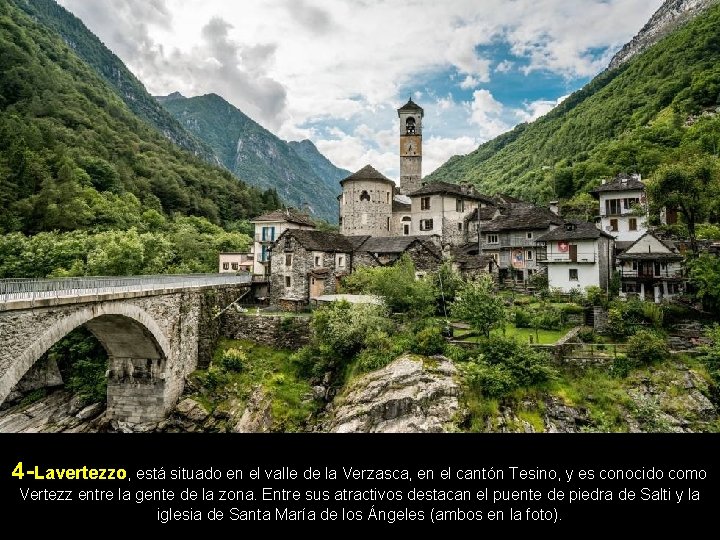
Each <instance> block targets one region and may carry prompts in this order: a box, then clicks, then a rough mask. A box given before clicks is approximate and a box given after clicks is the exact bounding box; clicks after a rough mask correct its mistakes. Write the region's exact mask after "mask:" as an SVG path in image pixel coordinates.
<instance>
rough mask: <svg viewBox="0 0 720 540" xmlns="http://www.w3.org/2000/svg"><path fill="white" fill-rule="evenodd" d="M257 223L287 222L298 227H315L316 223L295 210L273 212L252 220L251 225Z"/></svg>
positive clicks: (285, 209) (286, 209)
mask: <svg viewBox="0 0 720 540" xmlns="http://www.w3.org/2000/svg"><path fill="white" fill-rule="evenodd" d="M257 221H287V222H289V223H297V224H298V225H307V226H310V227H314V226H315V222H314V221H313V220H312V218H311V217H310V216H308V215H307V214H303V213H302V212H300V211H298V210H296V209H295V208H282V209H279V210H273V211H272V212H268V213H267V214H263V215H261V216H258V217H256V218H253V219H251V220H250V223H255V222H257Z"/></svg>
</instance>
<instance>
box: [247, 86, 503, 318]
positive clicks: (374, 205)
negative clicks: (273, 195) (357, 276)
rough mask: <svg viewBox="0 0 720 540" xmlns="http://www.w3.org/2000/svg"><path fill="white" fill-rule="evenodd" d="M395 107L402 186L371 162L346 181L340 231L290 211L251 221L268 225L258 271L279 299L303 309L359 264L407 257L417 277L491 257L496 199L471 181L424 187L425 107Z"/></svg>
mask: <svg viewBox="0 0 720 540" xmlns="http://www.w3.org/2000/svg"><path fill="white" fill-rule="evenodd" d="M397 112H398V119H399V125H398V128H399V129H398V131H399V139H400V141H399V142H400V145H399V146H400V185H399V186H398V185H396V184H395V182H394V181H392V180H391V179H389V178H387V177H386V176H384V175H383V174H382V173H380V172H379V171H377V170H376V169H375V168H373V167H372V166H371V165H366V166H365V167H363V168H362V169H360V170H359V171H357V172H355V173H354V174H351V175H350V176H348V177H347V178H344V179H343V180H341V181H340V184H341V186H342V193H341V194H340V195H339V196H338V207H339V216H338V217H339V226H340V232H339V233H332V232H327V231H318V230H315V228H314V226H313V227H308V226H307V223H301V221H300V220H298V219H297V217H295V218H293V216H292V215H291V213H289V212H288V213H287V219H285V218H284V216H276V215H274V214H273V215H269V214H268V215H266V216H260V217H259V218H256V219H255V220H253V222H254V223H255V225H256V228H257V227H260V226H261V227H262V233H261V234H256V237H258V238H259V240H256V242H257V241H259V242H260V245H258V246H256V248H255V253H259V254H261V256H259V257H258V261H260V262H259V263H258V264H259V265H262V268H260V269H259V270H260V271H258V269H256V271H255V273H264V274H265V275H269V278H270V279H269V281H270V300H271V302H272V303H273V304H277V305H281V306H283V307H285V308H286V309H297V308H298V307H301V306H303V305H306V304H307V303H308V302H310V301H314V300H317V299H318V298H320V297H322V296H323V295H328V294H335V293H336V292H337V290H338V286H339V283H340V280H341V279H342V278H343V277H344V276H346V275H348V274H350V273H352V272H353V271H354V270H355V269H357V268H358V267H363V266H370V267H374V266H387V265H391V264H393V263H395V262H396V261H397V260H398V259H399V258H400V257H402V256H403V255H404V254H406V255H408V256H409V257H410V258H411V259H412V260H413V263H414V264H415V269H416V271H417V274H418V275H419V276H421V275H423V274H426V273H428V272H431V271H433V270H435V269H437V268H438V266H439V265H440V264H442V262H443V261H444V260H446V259H448V258H452V259H453V261H454V263H455V264H456V266H457V267H458V268H459V269H460V270H461V271H482V266H483V264H482V260H483V259H487V260H488V261H489V257H484V258H483V257H481V256H479V255H478V253H479V248H478V240H479V228H478V227H479V225H480V223H481V222H482V220H483V217H485V218H486V219H488V220H489V219H491V218H492V216H493V215H494V212H495V208H494V204H495V203H494V201H493V199H491V198H489V197H485V196H483V195H480V194H479V193H477V192H476V191H475V190H474V189H473V188H472V187H470V186H461V185H455V184H449V183H445V182H436V183H432V184H427V185H425V184H423V182H422V131H423V115H424V111H423V109H422V107H420V106H419V105H417V104H416V103H414V102H413V101H412V99H410V100H408V102H407V103H406V104H405V105H403V106H402V107H400V108H399V109H398V110H397ZM275 214H277V212H276V213H275ZM280 218H283V219H282V220H281V221H282V223H281V222H279V221H278V219H280ZM270 229H272V230H270ZM280 231H282V232H280ZM256 232H257V231H256ZM276 232H280V234H278V235H276V234H275V233H276ZM262 239H267V240H268V241H267V242H265V244H263V240H262Z"/></svg>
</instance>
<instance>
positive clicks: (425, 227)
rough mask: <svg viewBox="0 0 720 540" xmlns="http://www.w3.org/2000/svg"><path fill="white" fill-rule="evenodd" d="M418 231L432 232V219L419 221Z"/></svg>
mask: <svg viewBox="0 0 720 540" xmlns="http://www.w3.org/2000/svg"><path fill="white" fill-rule="evenodd" d="M420 230H421V231H432V230H433V220H432V219H421V220H420Z"/></svg>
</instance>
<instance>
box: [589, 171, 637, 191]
mask: <svg viewBox="0 0 720 540" xmlns="http://www.w3.org/2000/svg"><path fill="white" fill-rule="evenodd" d="M644 189H645V184H644V183H643V182H642V181H641V180H640V179H639V177H638V176H635V175H631V174H625V173H621V174H618V175H617V176H616V177H615V178H614V179H613V181H612V182H607V183H606V184H602V185H600V186H598V187H596V188H595V189H592V190H590V193H592V194H598V193H604V192H606V191H642V190H644Z"/></svg>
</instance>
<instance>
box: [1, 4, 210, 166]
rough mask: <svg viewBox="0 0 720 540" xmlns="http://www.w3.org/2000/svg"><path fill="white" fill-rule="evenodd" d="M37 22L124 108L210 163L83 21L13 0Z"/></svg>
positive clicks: (55, 8) (59, 9) (205, 153)
mask: <svg viewBox="0 0 720 540" xmlns="http://www.w3.org/2000/svg"><path fill="white" fill-rule="evenodd" d="M13 1H14V2H15V4H16V5H17V6H18V7H20V8H21V9H22V10H24V11H25V12H26V13H27V14H28V15H30V16H31V17H32V18H33V19H34V20H35V21H37V22H38V23H40V24H42V25H44V26H46V27H48V28H51V29H52V30H54V31H55V32H57V33H58V34H59V35H60V36H62V39H63V40H64V41H65V43H66V44H67V45H68V46H69V47H70V48H71V49H72V50H73V51H74V52H75V54H77V55H78V56H79V57H80V58H81V59H82V60H84V61H85V62H86V63H87V64H88V65H89V66H90V67H91V68H93V69H94V70H95V71H96V72H97V73H98V74H99V75H100V76H101V77H102V78H103V79H104V80H105V82H107V83H108V84H109V85H110V87H111V88H112V90H113V91H114V92H115V93H116V94H117V95H118V96H119V97H120V99H122V100H123V101H124V102H125V105H127V106H128V108H129V109H130V110H131V111H132V112H134V113H135V114H136V115H138V116H139V117H140V118H142V119H143V120H145V121H146V122H148V123H149V124H150V125H152V126H155V128H157V130H158V131H160V133H162V134H163V135H165V137H167V138H168V139H170V140H171V141H172V142H173V143H175V144H177V145H178V146H180V147H182V148H184V149H185V150H188V151H189V152H191V153H193V154H194V155H196V156H199V157H201V158H203V159H204V160H205V161H208V162H210V163H213V164H216V165H217V164H218V161H217V158H215V156H214V154H213V152H212V150H211V149H210V148H208V146H207V145H205V144H204V143H202V142H201V141H199V140H197V138H195V137H194V136H193V135H191V134H190V133H188V132H187V131H186V130H185V129H184V128H183V127H182V126H181V125H180V124H179V123H178V121H177V120H175V119H174V118H173V117H172V116H171V115H170V114H168V112H167V111H166V110H165V109H163V108H162V106H161V105H160V104H159V103H158V102H157V101H155V100H154V99H153V97H152V96H151V95H150V94H148V92H147V90H145V87H144V86H143V84H142V83H141V82H140V81H139V80H138V79H137V78H136V77H135V75H133V74H132V73H131V72H130V70H128V68H127V67H126V66H125V64H123V62H122V61H121V60H120V59H119V58H118V57H117V56H115V54H113V53H112V51H110V50H109V49H108V48H107V47H106V46H105V45H104V44H103V43H102V41H100V39H99V38H98V37H97V36H95V34H93V33H92V32H90V30H88V28H87V27H86V26H85V25H84V24H83V22H82V21H81V20H80V19H78V18H77V17H75V16H74V15H73V14H72V13H70V12H69V11H67V10H66V9H65V8H63V7H61V6H59V5H58V4H57V3H55V1H54V0H13Z"/></svg>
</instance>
